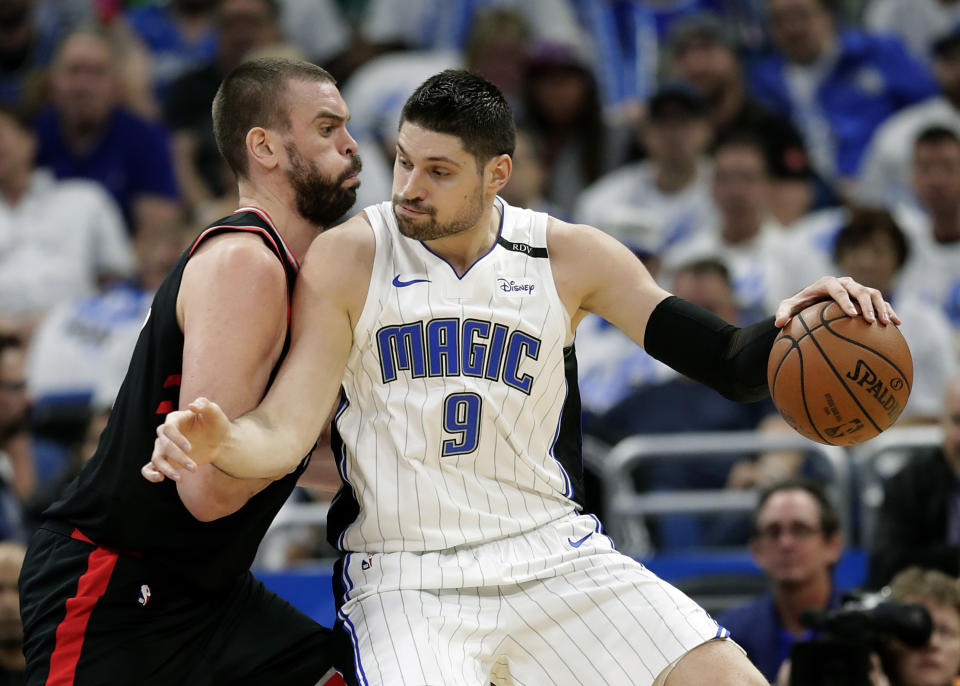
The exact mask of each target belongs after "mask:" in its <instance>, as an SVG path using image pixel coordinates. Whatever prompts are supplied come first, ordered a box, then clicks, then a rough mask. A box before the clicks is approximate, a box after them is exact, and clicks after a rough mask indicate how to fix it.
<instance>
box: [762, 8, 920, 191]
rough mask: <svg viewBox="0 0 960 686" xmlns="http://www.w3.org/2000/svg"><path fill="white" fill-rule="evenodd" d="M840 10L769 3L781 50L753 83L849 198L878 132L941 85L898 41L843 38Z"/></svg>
mask: <svg viewBox="0 0 960 686" xmlns="http://www.w3.org/2000/svg"><path fill="white" fill-rule="evenodd" d="M835 4H836V0H767V9H768V11H769V17H770V28H771V34H772V37H773V42H774V44H775V46H776V48H777V49H776V51H774V52H772V53H771V54H769V55H767V56H766V57H763V58H761V59H759V60H757V61H756V62H754V63H753V64H752V65H751V66H750V69H749V70H748V77H747V83H748V86H749V89H750V92H751V93H753V95H754V96H755V97H756V98H757V99H758V100H759V101H760V102H761V103H763V104H764V105H766V106H767V107H769V108H770V109H772V110H773V111H774V112H775V113H777V114H780V115H781V116H784V117H788V118H790V119H791V120H792V121H793V123H794V124H795V125H796V126H797V128H798V129H799V130H800V132H801V133H802V134H803V139H804V143H805V144H806V147H807V152H808V153H810V157H811V159H812V161H813V168H814V169H815V170H816V171H817V173H818V174H820V175H821V176H823V177H824V178H825V179H827V180H829V181H832V182H834V183H837V184H838V185H839V186H840V187H841V189H842V190H844V191H850V190H852V188H851V186H852V184H853V179H854V178H855V177H856V175H857V173H858V172H859V170H860V162H861V158H862V157H863V152H864V150H865V148H866V146H867V144H868V143H869V141H870V137H871V135H872V134H873V131H874V130H875V129H876V128H877V127H878V126H879V125H880V123H881V122H883V120H884V119H886V118H887V117H889V116H890V115H892V114H893V113H895V112H897V111H898V110H900V109H901V108H903V107H906V106H908V105H912V104H914V103H917V102H919V101H921V100H923V99H925V98H928V97H930V96H931V95H933V94H934V93H935V91H936V83H935V82H934V80H933V78H932V76H931V75H930V73H929V71H928V70H927V68H926V67H925V66H924V65H923V64H921V63H920V62H918V61H917V60H916V59H914V58H913V57H912V56H911V55H910V54H909V53H908V52H907V50H906V48H905V47H904V46H903V44H902V43H901V42H900V41H899V40H898V39H896V38H894V37H892V36H881V35H874V34H869V33H864V32H861V31H855V30H846V29H845V30H838V28H837V25H836V17H835V8H834V5H835Z"/></svg>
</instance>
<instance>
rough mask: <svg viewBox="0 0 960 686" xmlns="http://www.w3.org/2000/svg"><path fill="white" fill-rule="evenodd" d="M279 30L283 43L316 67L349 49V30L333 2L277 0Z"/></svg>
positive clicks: (332, 0) (329, 0) (322, 0)
mask: <svg viewBox="0 0 960 686" xmlns="http://www.w3.org/2000/svg"><path fill="white" fill-rule="evenodd" d="M279 4H280V26H281V28H282V30H283V36H284V38H285V39H286V40H288V41H290V43H291V44H292V45H294V46H296V47H297V48H298V49H299V50H300V52H302V53H303V54H304V55H306V56H307V58H308V59H309V60H310V61H312V62H315V63H316V64H324V63H325V62H327V61H328V60H330V59H332V58H333V57H334V56H335V55H337V54H339V53H341V52H343V51H344V50H346V49H347V48H348V47H349V43H350V26H349V25H348V24H347V22H346V21H345V20H344V17H343V15H342V10H341V9H340V5H342V4H343V3H339V2H336V0H279Z"/></svg>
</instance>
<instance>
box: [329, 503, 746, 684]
mask: <svg viewBox="0 0 960 686" xmlns="http://www.w3.org/2000/svg"><path fill="white" fill-rule="evenodd" d="M339 582H341V583H342V584H343V589H344V591H345V594H344V598H343V599H341V600H342V605H341V607H340V610H339V617H340V619H341V620H342V622H343V625H344V627H345V628H346V630H347V631H348V632H349V634H350V637H351V640H352V643H353V657H354V665H353V666H354V669H355V672H356V674H355V677H356V681H357V683H358V684H361V685H362V686H394V685H401V684H402V685H404V686H425V685H429V686H453V685H464V686H465V685H470V686H488V684H490V683H493V684H495V685H496V686H507V685H514V684H515V685H517V686H520V685H524V686H534V685H537V686H540V685H543V684H558V685H562V686H571V685H572V684H589V685H590V686H599V685H600V684H617V685H620V684H642V685H643V686H650V685H651V684H653V682H654V680H655V679H656V677H657V675H658V674H660V673H661V672H662V671H663V670H664V669H665V668H666V667H667V666H668V665H670V664H671V663H674V662H675V661H676V660H677V659H679V658H680V657H681V656H682V655H684V654H685V653H686V652H688V651H689V650H691V649H692V648H695V647H696V646H698V645H700V644H702V643H704V642H705V641H709V640H711V639H714V638H726V637H727V636H729V632H727V631H726V630H725V629H723V628H722V627H720V626H719V625H718V624H717V623H716V622H715V621H714V620H713V619H712V618H711V617H710V616H709V615H708V614H707V613H706V612H705V611H704V610H703V609H702V608H701V607H700V606H698V605H697V604H696V603H694V602H693V601H692V600H690V599H689V598H688V597H687V596H685V595H684V594H683V593H681V592H680V591H678V590H677V589H675V588H673V587H672V586H670V585H669V584H668V583H666V582H664V581H662V580H661V579H658V578H657V577H656V575H654V574H653V573H652V572H650V571H649V570H647V569H646V568H645V567H644V566H643V565H641V564H640V563H638V562H636V561H635V560H633V559H632V558H630V557H627V556H625V555H621V554H620V553H618V552H617V551H616V550H614V549H613V544H612V542H611V541H610V539H609V538H608V537H607V536H606V535H604V534H603V533H602V531H601V529H600V523H599V521H598V520H597V519H596V518H595V517H592V516H586V515H575V514H573V515H570V516H569V517H568V518H564V519H562V520H559V521H556V522H552V523H550V524H547V525H545V526H543V527H541V528H539V529H537V530H535V531H532V532H530V533H527V534H522V535H519V536H512V537H509V538H505V539H501V540H498V541H493V542H490V543H482V544H478V545H474V546H462V547H460V548H455V549H452V550H448V551H443V552H427V553H407V552H404V553H383V554H373V555H363V554H359V553H350V554H349V555H347V557H346V558H345V560H344V564H343V571H342V575H341V578H340V579H339Z"/></svg>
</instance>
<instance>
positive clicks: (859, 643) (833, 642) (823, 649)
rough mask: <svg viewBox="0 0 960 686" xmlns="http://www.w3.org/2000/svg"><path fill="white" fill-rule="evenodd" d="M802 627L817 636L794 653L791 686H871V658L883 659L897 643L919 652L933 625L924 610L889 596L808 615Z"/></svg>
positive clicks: (853, 599)
mask: <svg viewBox="0 0 960 686" xmlns="http://www.w3.org/2000/svg"><path fill="white" fill-rule="evenodd" d="M801 621H802V622H803V623H804V625H805V626H807V627H808V628H809V629H813V630H814V631H818V632H819V636H818V637H817V638H814V639H812V640H810V641H805V642H802V643H797V644H795V645H794V646H793V649H792V650H791V652H790V661H791V668H790V686H870V676H869V675H870V654H871V653H878V654H879V655H881V657H882V656H883V655H884V653H885V642H886V641H887V640H889V639H896V640H898V641H900V642H901V643H903V644H905V645H907V646H911V647H920V646H923V645H925V644H926V643H927V641H928V640H930V634H931V632H932V631H933V622H932V620H931V618H930V613H929V612H927V610H926V608H925V607H924V606H923V605H916V604H906V603H898V602H893V601H891V600H888V599H887V597H886V595H885V594H882V593H874V594H852V595H850V596H847V598H845V600H844V603H843V605H842V606H841V607H840V608H837V609H833V610H808V611H807V612H805V613H803V615H802V616H801Z"/></svg>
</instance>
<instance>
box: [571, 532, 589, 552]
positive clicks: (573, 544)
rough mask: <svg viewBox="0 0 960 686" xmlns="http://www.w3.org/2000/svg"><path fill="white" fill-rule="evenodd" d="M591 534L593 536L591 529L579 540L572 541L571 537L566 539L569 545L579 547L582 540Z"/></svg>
mask: <svg viewBox="0 0 960 686" xmlns="http://www.w3.org/2000/svg"><path fill="white" fill-rule="evenodd" d="M591 536H593V532H592V531H591V532H590V533H588V534H587V535H586V536H584V537H583V538H581V539H580V540H579V541H574V540H573V539H570V538H568V539H567V543H569V544H570V545H571V547H573V548H579V547H580V546H582V545H583V542H584V541H585V540H587V539H588V538H590V537H591Z"/></svg>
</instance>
